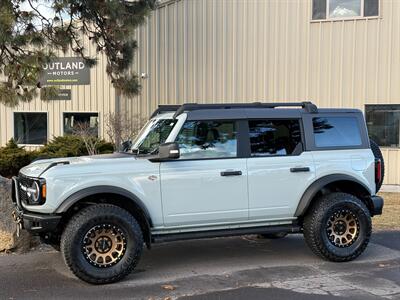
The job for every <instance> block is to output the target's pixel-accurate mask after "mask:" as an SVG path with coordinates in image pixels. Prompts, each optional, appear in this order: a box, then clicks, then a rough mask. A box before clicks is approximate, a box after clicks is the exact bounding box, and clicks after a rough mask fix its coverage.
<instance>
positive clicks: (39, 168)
mask: <svg viewBox="0 0 400 300" xmlns="http://www.w3.org/2000/svg"><path fill="white" fill-rule="evenodd" d="M121 158H130V159H135V157H134V156H133V155H132V154H130V153H123V152H122V153H113V154H101V155H92V156H80V157H61V158H52V159H38V160H36V161H33V162H32V163H31V164H30V165H27V166H26V167H23V168H22V169H21V170H20V172H21V173H22V174H24V175H26V176H29V177H40V176H42V175H43V174H44V173H45V172H46V171H47V170H49V169H51V168H53V167H55V166H58V165H72V164H93V163H96V162H98V161H99V160H110V159H121Z"/></svg>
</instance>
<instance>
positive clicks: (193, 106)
mask: <svg viewBox="0 0 400 300" xmlns="http://www.w3.org/2000/svg"><path fill="white" fill-rule="evenodd" d="M276 107H301V108H303V109H304V110H305V111H306V112H309V113H316V112H318V108H317V106H316V105H315V104H313V103H312V102H309V101H304V102H286V103H285V102H281V103H262V102H253V103H221V104H197V103H186V104H182V105H181V106H178V109H177V110H176V112H175V114H174V116H173V118H174V119H175V118H176V117H177V116H179V115H180V114H182V113H183V112H185V111H191V110H200V109H232V108H276Z"/></svg>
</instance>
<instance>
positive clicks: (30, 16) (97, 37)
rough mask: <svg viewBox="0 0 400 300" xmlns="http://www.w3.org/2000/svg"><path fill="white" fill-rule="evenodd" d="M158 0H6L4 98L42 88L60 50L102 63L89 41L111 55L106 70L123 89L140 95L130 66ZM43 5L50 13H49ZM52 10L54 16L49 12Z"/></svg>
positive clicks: (24, 97)
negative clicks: (49, 64)
mask: <svg viewBox="0 0 400 300" xmlns="http://www.w3.org/2000/svg"><path fill="white" fill-rule="evenodd" d="M155 2H156V0H0V103H3V104H6V105H10V106H13V105H17V104H18V103H19V102H21V101H24V102H28V101H30V100H32V99H33V97H35V95H36V94H37V92H38V88H43V89H44V90H45V91H44V92H46V93H52V92H55V89H54V88H50V87H42V86H41V83H40V82H39V77H40V74H41V72H42V66H43V65H44V64H45V63H47V62H49V61H50V60H51V59H52V58H54V57H55V51H56V50H62V51H63V52H64V53H65V52H67V51H68V50H69V49H71V50H72V51H73V52H74V53H75V54H76V55H78V56H80V57H82V58H83V59H84V60H85V62H86V64H87V65H88V66H90V67H91V66H93V65H95V64H96V58H95V57H91V56H89V54H88V53H87V49H85V47H84V40H85V39H88V40H90V41H92V42H93V43H94V44H95V45H96V47H97V51H98V53H104V54H105V55H106V57H107V67H106V72H107V74H108V76H109V77H110V79H111V82H112V83H113V85H114V87H115V88H116V89H117V91H119V92H120V93H122V94H124V95H127V96H133V95H136V94H138V92H139V90H140V85H139V81H138V77H137V74H134V73H133V72H130V71H129V67H130V65H131V62H132V60H133V56H134V52H135V49H136V48H137V43H136V41H135V40H134V38H133V37H134V30H135V29H136V28H137V27H138V26H139V25H140V24H142V23H143V22H144V21H145V18H146V16H147V15H148V13H149V11H150V10H151V9H153V8H154V6H155ZM43 7H45V8H46V13H43ZM49 11H51V14H50V15H51V17H49V13H48V12H49Z"/></svg>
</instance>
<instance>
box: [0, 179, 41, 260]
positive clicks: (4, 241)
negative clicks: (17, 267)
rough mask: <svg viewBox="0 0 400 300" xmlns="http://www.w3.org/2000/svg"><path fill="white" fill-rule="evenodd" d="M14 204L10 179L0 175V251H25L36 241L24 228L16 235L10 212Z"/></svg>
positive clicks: (15, 227)
mask: <svg viewBox="0 0 400 300" xmlns="http://www.w3.org/2000/svg"><path fill="white" fill-rule="evenodd" d="M13 209H14V204H13V203H12V201H11V180H10V179H7V178H4V177H1V176H0V252H1V251H18V252H26V251H29V250H30V249H31V247H32V246H35V245H36V244H37V243H38V239H37V238H33V237H32V236H31V235H30V234H28V233H27V232H26V231H25V230H23V231H22V232H21V235H20V237H17V234H16V232H17V226H16V225H15V223H14V221H13V219H12V217H11V214H12V211H13Z"/></svg>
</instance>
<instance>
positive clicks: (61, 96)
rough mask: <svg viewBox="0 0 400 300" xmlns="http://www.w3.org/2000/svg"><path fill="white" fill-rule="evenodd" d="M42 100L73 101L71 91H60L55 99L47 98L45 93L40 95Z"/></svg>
mask: <svg viewBox="0 0 400 300" xmlns="http://www.w3.org/2000/svg"><path fill="white" fill-rule="evenodd" d="M40 99H42V100H71V90H67V89H59V90H58V95H55V96H53V97H51V96H46V95H44V94H43V93H40Z"/></svg>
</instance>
